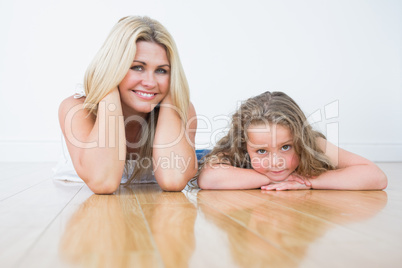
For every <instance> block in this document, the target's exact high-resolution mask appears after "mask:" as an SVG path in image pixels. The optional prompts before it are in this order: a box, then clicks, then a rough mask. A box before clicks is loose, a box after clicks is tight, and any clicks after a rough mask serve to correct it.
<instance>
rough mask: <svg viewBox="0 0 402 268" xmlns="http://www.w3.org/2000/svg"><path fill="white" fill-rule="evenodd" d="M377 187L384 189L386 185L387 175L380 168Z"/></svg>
mask: <svg viewBox="0 0 402 268" xmlns="http://www.w3.org/2000/svg"><path fill="white" fill-rule="evenodd" d="M378 184H379V188H380V190H384V189H385V188H387V186H388V178H387V175H385V173H384V172H383V171H382V170H381V174H380V176H379V183H378Z"/></svg>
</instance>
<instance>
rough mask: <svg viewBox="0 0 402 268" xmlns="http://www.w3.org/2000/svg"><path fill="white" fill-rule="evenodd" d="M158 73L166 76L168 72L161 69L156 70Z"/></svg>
mask: <svg viewBox="0 0 402 268" xmlns="http://www.w3.org/2000/svg"><path fill="white" fill-rule="evenodd" d="M156 73H158V74H166V73H167V71H166V70H165V69H162V68H160V69H157V70H156Z"/></svg>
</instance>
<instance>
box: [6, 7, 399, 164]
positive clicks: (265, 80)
mask: <svg viewBox="0 0 402 268" xmlns="http://www.w3.org/2000/svg"><path fill="white" fill-rule="evenodd" d="M126 15H148V16H150V17H152V18H154V19H157V20H159V21H160V22H161V23H162V24H164V25H165V27H166V28H167V29H168V30H169V31H170V33H171V34H172V35H173V37H174V38H175V41H176V44H177V46H178V48H179V52H180V57H181V60H182V63H183V65H184V69H185V72H186V75H187V79H188V81H189V84H190V89H191V100H192V102H193V103H194V105H195V107H196V110H197V113H198V114H199V116H200V122H199V133H198V135H197V140H196V141H197V148H207V147H211V146H213V144H214V143H215V140H216V139H217V138H219V137H220V135H219V134H218V133H222V131H223V129H224V128H225V127H226V126H227V115H230V114H231V113H233V111H234V110H235V109H236V108H237V107H238V104H239V101H241V100H244V99H246V98H248V97H251V96H255V95H257V94H260V93H262V92H264V91H267V90H269V91H284V92H286V93H287V94H289V95H290V96H291V97H293V98H294V99H295V100H296V101H297V102H298V103H299V105H300V106H301V107H302V109H303V110H304V112H305V113H306V114H307V115H308V116H310V115H314V118H318V119H317V120H318V121H320V122H319V124H316V126H317V127H318V128H319V129H320V130H321V131H323V132H324V133H327V134H328V136H330V137H329V138H330V139H331V140H332V141H334V142H336V143H339V145H340V146H341V147H344V148H346V149H349V150H350V151H353V152H356V153H359V154H361V155H363V156H365V157H367V158H369V159H371V160H374V161H402V107H401V106H402V79H401V73H402V54H401V52H402V2H401V1H398V0H328V1H325V0H306V1H298V0H282V1H277V0H265V1H262V0H261V1H256V0H249V1H233V0H231V1H217V0H205V1H188V0H187V1H186V0H178V1H164V0H155V1H138V0H127V1H126V0H113V1H112V0H110V1H106V0H96V1H95V0H90V1H82V0H70V1H51V0H37V1H28V0H12V1H11V0H0V36H1V42H0V161H57V159H58V155H59V154H60V151H61V145H60V138H61V132H60V130H59V124H58V117H57V110H58V106H59V104H60V102H61V101H62V100H63V99H64V98H66V97H67V96H69V95H72V94H73V93H74V88H75V85H76V84H77V83H81V82H82V79H83V74H84V72H85V70H86V67H87V66H88V64H89V63H90V61H91V60H92V58H93V56H94V55H95V53H96V52H97V50H98V49H99V48H100V46H101V45H102V43H103V41H104V40H105V38H106V36H107V35H108V33H109V31H110V30H111V28H112V27H113V25H114V24H115V23H116V22H117V21H118V20H119V19H120V18H121V17H124V16H126ZM317 115H318V116H319V115H321V120H319V117H317ZM313 121H314V120H313ZM327 131H328V132H327Z"/></svg>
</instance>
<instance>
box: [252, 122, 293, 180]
mask: <svg viewBox="0 0 402 268" xmlns="http://www.w3.org/2000/svg"><path fill="white" fill-rule="evenodd" d="M247 135H248V141H247V152H248V154H249V155H250V159H251V166H252V167H253V169H254V170H255V171H257V172H259V173H261V174H264V175H266V176H267V177H268V178H270V179H271V180H272V181H283V180H285V179H286V178H287V177H288V176H289V175H290V174H291V173H292V172H293V171H295V169H296V168H297V166H298V165H299V156H298V155H297V154H296V151H295V149H294V146H293V135H292V133H291V132H290V130H289V128H288V127H285V126H281V125H277V124H276V125H274V124H271V125H265V124H262V125H251V126H250V127H249V128H248V130H247Z"/></svg>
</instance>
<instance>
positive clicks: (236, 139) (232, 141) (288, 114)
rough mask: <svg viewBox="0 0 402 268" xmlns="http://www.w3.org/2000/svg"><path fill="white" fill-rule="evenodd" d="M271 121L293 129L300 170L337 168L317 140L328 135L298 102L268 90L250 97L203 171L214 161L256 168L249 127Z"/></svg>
mask: <svg viewBox="0 0 402 268" xmlns="http://www.w3.org/2000/svg"><path fill="white" fill-rule="evenodd" d="M267 123H268V124H278V125H281V126H284V127H287V128H289V130H290V131H291V133H292V135H293V146H294V148H295V151H296V153H297V155H298V156H299V158H300V163H299V166H298V167H297V168H296V170H295V172H296V173H297V174H299V175H302V176H318V175H319V174H321V173H323V172H325V171H327V170H331V169H334V166H333V165H332V164H331V163H330V161H329V159H328V158H327V157H326V155H325V154H324V152H323V151H322V150H321V149H320V148H319V146H318V144H317V137H323V138H325V136H324V135H322V134H321V133H319V132H317V131H314V130H313V129H312V127H311V125H310V124H309V123H308V121H307V118H306V116H305V115H304V113H303V112H302V110H301V109H300V107H299V106H298V105H297V104H296V102H295V101H294V100H293V99H292V98H290V97H289V96H288V95H286V94H285V93H283V92H272V93H271V92H269V91H267V92H265V93H263V94H260V95H258V96H256V97H253V98H250V99H248V100H247V101H245V102H244V103H243V104H242V105H241V106H240V108H239V109H238V110H237V111H236V112H235V113H234V115H233V116H232V121H231V126H230V130H229V132H228V134H227V135H226V136H224V137H223V138H222V139H221V140H219V141H218V143H217V144H216V146H215V147H214V148H213V149H212V151H211V152H210V153H209V154H207V155H206V156H205V157H204V159H203V161H202V163H201V164H200V167H199V172H200V171H201V170H202V168H203V167H204V166H205V165H207V164H214V163H227V164H230V165H232V166H235V167H241V168H252V167H251V162H250V157H249V155H248V153H247V129H248V127H249V126H250V125H258V124H267ZM197 175H199V173H198V174H197Z"/></svg>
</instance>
